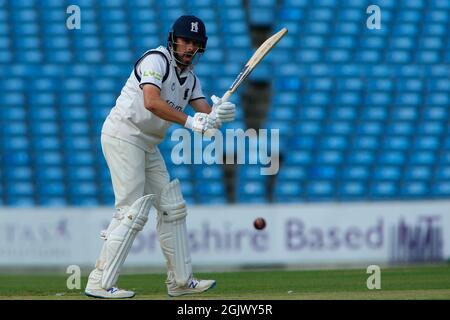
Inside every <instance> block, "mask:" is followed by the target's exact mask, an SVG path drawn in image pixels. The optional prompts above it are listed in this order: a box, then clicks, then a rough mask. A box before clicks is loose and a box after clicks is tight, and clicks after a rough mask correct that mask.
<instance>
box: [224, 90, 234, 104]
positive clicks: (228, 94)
mask: <svg viewBox="0 0 450 320" xmlns="http://www.w3.org/2000/svg"><path fill="white" fill-rule="evenodd" d="M231 95H232V92H231V91H230V90H228V91H227V92H225V94H224V95H223V97H222V102H225V101H228V99H229V98H230V97H231Z"/></svg>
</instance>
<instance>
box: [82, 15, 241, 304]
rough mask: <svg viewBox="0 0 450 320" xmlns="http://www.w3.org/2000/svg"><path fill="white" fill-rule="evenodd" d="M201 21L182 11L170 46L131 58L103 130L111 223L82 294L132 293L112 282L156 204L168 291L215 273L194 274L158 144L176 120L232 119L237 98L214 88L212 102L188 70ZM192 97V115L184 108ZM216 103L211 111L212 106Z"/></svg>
mask: <svg viewBox="0 0 450 320" xmlns="http://www.w3.org/2000/svg"><path fill="white" fill-rule="evenodd" d="M207 39H208V37H207V36H206V29H205V25H204V23H203V21H202V20H200V19H199V18H197V17H195V16H192V15H189V16H181V17H179V18H178V19H177V20H176V21H175V22H174V24H173V26H172V29H171V30H170V31H169V34H168V42H167V47H165V46H159V47H158V48H156V49H153V50H149V51H147V52H146V53H145V54H144V55H143V56H142V57H141V58H140V59H139V60H138V61H137V62H136V63H135V65H134V68H133V70H132V72H131V74H130V77H129V78H128V80H127V82H126V83H125V86H124V87H123V88H122V91H121V93H120V96H119V98H118V99H117V101H116V104H115V106H114V108H112V109H111V112H110V113H109V115H108V117H107V118H106V120H105V122H104V124H103V128H102V134H101V144H102V150H103V155H104V156H105V159H106V162H107V164H108V168H109V170H110V173H111V179H112V184H113V190H114V197H115V209H116V210H115V213H114V215H113V217H112V220H111V222H110V224H109V226H108V228H107V229H106V230H104V231H102V232H101V234H100V237H101V238H102V239H103V240H104V244H103V247H102V249H101V252H100V256H99V258H98V260H97V262H96V264H95V269H94V270H92V272H91V273H90V275H89V279H88V283H87V286H86V289H85V294H86V295H88V296H91V297H97V298H111V299H113V298H131V297H133V296H134V295H135V293H134V292H133V291H128V290H124V289H119V288H117V286H116V283H117V280H118V277H119V273H120V270H121V267H122V265H123V263H124V261H125V259H126V257H127V255H128V252H129V251H130V249H131V246H132V244H133V241H134V239H135V237H136V234H137V233H138V232H139V231H141V230H142V228H143V227H144V225H145V224H146V222H147V220H148V214H149V210H150V209H151V207H152V206H153V207H155V209H156V211H157V225H156V230H157V235H158V240H159V242H160V246H161V249H162V252H163V254H164V257H165V260H166V265H167V280H166V285H167V291H168V294H169V296H180V295H184V294H192V293H200V292H204V291H206V290H208V289H210V288H212V287H214V286H215V284H216V282H215V281H214V280H197V279H196V278H195V277H194V276H193V272H192V264H191V256H190V252H189V244H188V236H187V230H186V216H187V209H186V204H185V201H184V199H183V195H182V193H181V189H180V182H179V180H178V179H174V180H172V181H170V178H169V173H168V172H167V168H166V165H165V163H164V160H163V158H162V156H161V153H160V151H159V149H158V144H159V143H161V141H162V140H163V139H164V136H165V134H166V130H167V128H168V127H169V126H170V125H171V124H172V123H178V124H180V125H183V126H184V127H186V128H188V129H190V130H193V131H194V132H198V133H204V132H205V131H207V130H208V129H217V128H219V127H220V126H221V124H222V123H225V122H229V121H233V120H234V118H235V108H236V107H235V105H234V104H233V103H231V102H223V103H222V101H221V99H220V98H218V97H216V96H212V97H211V99H212V101H213V106H212V108H211V107H210V105H209V104H208V102H207V100H206V99H205V96H204V94H203V92H202V86H201V83H200V80H199V79H198V78H197V77H196V75H195V74H194V72H193V68H194V65H195V63H196V62H197V61H198V59H199V58H200V56H201V55H202V54H203V53H204V52H205V50H206V43H207ZM188 104H190V105H191V106H192V107H193V108H194V110H195V112H196V113H195V114H194V116H192V117H191V116H187V115H186V114H185V113H184V112H183V110H184V109H185V107H186V106H187V105H188ZM212 110H213V112H211V111H212Z"/></svg>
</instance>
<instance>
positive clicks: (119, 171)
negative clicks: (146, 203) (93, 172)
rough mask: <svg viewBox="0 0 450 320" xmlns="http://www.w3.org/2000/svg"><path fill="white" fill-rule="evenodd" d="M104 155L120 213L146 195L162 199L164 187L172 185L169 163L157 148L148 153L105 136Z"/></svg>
mask: <svg viewBox="0 0 450 320" xmlns="http://www.w3.org/2000/svg"><path fill="white" fill-rule="evenodd" d="M101 143H102V150H103V155H104V156H105V159H106V162H107V164H108V167H109V171H110V174H111V180H112V185H113V190H114V196H115V204H114V205H115V207H116V210H117V212H118V213H119V214H123V213H125V212H127V210H128V208H129V207H130V206H131V205H132V204H133V203H134V202H135V201H136V200H137V199H139V198H140V197H142V196H144V195H147V194H151V193H153V194H156V195H158V196H159V194H160V192H161V190H162V188H163V187H164V186H165V185H166V184H168V183H169V182H170V177H169V173H168V172H167V168H166V164H165V162H164V159H163V157H162V155H161V152H160V151H159V149H158V147H155V148H154V149H153V150H152V151H151V152H146V151H144V150H142V149H140V148H139V147H137V146H135V145H134V144H131V143H129V142H126V141H124V140H120V139H117V138H114V137H111V136H108V135H105V134H102V136H101Z"/></svg>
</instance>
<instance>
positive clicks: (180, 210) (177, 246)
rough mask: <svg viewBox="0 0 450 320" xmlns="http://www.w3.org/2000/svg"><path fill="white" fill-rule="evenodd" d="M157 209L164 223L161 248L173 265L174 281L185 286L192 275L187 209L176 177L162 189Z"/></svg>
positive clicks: (169, 262) (170, 264)
mask: <svg viewBox="0 0 450 320" xmlns="http://www.w3.org/2000/svg"><path fill="white" fill-rule="evenodd" d="M159 210H160V214H161V215H162V224H164V226H162V227H161V228H162V229H163V230H164V234H163V235H162V239H161V240H162V241H161V248H162V250H163V253H164V255H165V256H166V258H167V259H168V260H169V261H168V264H169V266H172V267H173V272H174V274H175V282H176V283H177V285H179V286H185V285H186V284H187V282H188V280H189V278H190V277H191V276H192V264H191V254H190V251H189V244H188V234H187V228H186V215H187V209H186V203H185V201H184V199H183V195H182V194H181V188H180V182H179V180H178V179H175V180H173V181H171V182H170V183H168V184H167V185H166V186H164V188H163V189H162V191H161V195H160V199H159Z"/></svg>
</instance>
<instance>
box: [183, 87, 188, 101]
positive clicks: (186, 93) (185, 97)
mask: <svg viewBox="0 0 450 320" xmlns="http://www.w3.org/2000/svg"><path fill="white" fill-rule="evenodd" d="M188 95H189V88H187V89H186V90H184V97H183V100H187V98H188Z"/></svg>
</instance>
